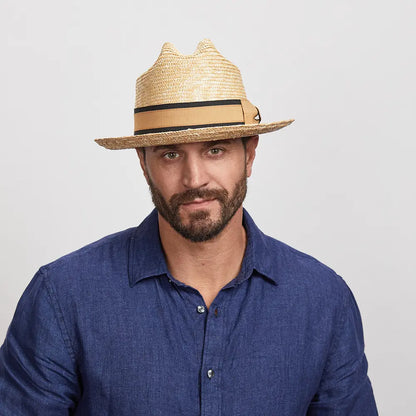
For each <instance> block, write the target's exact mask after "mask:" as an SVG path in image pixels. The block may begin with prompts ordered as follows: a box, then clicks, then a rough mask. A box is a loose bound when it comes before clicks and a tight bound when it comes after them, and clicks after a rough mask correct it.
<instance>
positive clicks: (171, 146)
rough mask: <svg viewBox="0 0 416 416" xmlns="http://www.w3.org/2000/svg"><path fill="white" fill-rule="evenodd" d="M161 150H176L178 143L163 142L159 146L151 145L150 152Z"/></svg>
mask: <svg viewBox="0 0 416 416" xmlns="http://www.w3.org/2000/svg"><path fill="white" fill-rule="evenodd" d="M162 150H178V145H176V144H164V145H161V146H153V148H152V152H153V153H155V152H158V151H162Z"/></svg>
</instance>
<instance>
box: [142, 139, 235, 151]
mask: <svg viewBox="0 0 416 416" xmlns="http://www.w3.org/2000/svg"><path fill="white" fill-rule="evenodd" d="M240 143H241V139H227V140H212V141H206V142H195V143H177V144H167V145H161V146H150V147H148V148H147V149H149V151H150V152H152V153H154V152H158V151H162V150H166V149H170V150H179V149H180V150H192V149H195V150H198V149H207V148H211V147H216V146H227V147H231V146H236V145H239V144H240Z"/></svg>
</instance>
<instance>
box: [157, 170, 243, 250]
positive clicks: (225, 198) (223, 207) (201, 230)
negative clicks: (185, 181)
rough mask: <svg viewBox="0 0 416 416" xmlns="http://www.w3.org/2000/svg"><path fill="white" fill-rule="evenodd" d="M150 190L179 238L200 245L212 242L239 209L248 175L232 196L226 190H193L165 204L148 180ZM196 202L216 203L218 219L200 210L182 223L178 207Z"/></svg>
mask: <svg viewBox="0 0 416 416" xmlns="http://www.w3.org/2000/svg"><path fill="white" fill-rule="evenodd" d="M149 189H150V193H151V195H152V201H153V203H154V205H155V207H156V209H157V210H158V212H159V214H160V215H161V216H162V217H163V218H164V219H165V220H166V221H167V222H168V223H169V224H170V226H171V227H172V228H173V229H174V230H175V231H177V232H178V233H179V234H180V235H181V236H182V237H184V238H186V239H188V240H190V241H192V242H194V243H199V242H203V241H208V240H211V239H213V238H214V237H216V236H217V235H218V234H220V233H221V231H222V230H223V229H224V228H225V227H226V225H227V224H228V223H229V222H230V220H231V218H232V217H233V216H234V214H235V213H236V212H237V210H238V208H240V206H241V204H242V203H243V201H244V198H245V197H246V194H247V175H246V172H245V171H244V173H243V175H242V177H241V178H240V180H239V181H238V182H237V183H236V184H235V187H234V190H233V193H232V195H231V196H230V195H229V192H228V191H227V190H226V189H201V188H195V189H188V190H187V191H185V192H181V193H177V194H174V195H172V197H171V198H170V199H169V201H167V200H166V199H165V198H164V197H163V196H162V193H161V192H160V190H159V189H158V188H157V187H156V186H155V185H154V183H153V182H152V181H151V180H150V178H149ZM196 198H202V199H205V200H211V199H215V200H216V201H217V202H218V203H219V205H220V214H219V218H218V219H217V220H214V219H212V218H211V214H210V212H209V211H208V210H204V209H199V210H196V211H194V212H191V213H189V214H188V221H186V222H184V221H183V219H182V218H181V215H180V212H179V211H180V208H181V205H182V204H186V203H190V202H192V201H193V200H194V199H196Z"/></svg>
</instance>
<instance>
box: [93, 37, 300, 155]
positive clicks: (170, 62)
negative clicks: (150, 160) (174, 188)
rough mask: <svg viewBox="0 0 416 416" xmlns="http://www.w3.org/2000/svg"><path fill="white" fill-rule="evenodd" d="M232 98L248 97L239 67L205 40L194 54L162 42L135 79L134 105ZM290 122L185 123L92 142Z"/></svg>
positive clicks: (269, 127) (201, 137) (219, 134)
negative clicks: (181, 127)
mask: <svg viewBox="0 0 416 416" xmlns="http://www.w3.org/2000/svg"><path fill="white" fill-rule="evenodd" d="M230 99H246V93H245V90H244V86H243V81H242V78H241V74H240V71H239V69H238V68H237V67H236V66H235V65H234V64H232V63H231V62H230V61H228V60H227V59H226V58H224V57H223V56H222V55H221V54H220V53H219V52H218V51H217V49H216V48H215V46H214V45H213V44H212V42H211V41H210V40H208V39H205V40H203V41H201V42H200V43H199V44H198V46H197V48H196V51H195V52H194V53H193V54H192V55H182V54H180V53H179V52H178V51H177V49H176V48H175V47H174V46H173V45H172V44H171V43H165V44H164V45H163V47H162V50H161V53H160V55H159V57H158V58H157V60H156V62H155V63H154V64H153V66H152V67H151V68H150V69H149V70H147V71H146V72H145V73H144V74H143V75H141V76H140V77H139V78H138V79H137V81H136V101H135V108H138V107H147V106H153V105H161V104H172V103H189V102H196V101H214V100H230ZM292 122H293V120H284V121H280V122H274V123H268V124H243V125H234V126H218V127H217V126H216V127H204V128H188V129H184V130H178V131H164V132H157V133H147V134H137V135H133V136H123V137H115V138H104V139H96V140H95V141H96V142H97V143H98V144H99V145H100V146H104V147H105V148H107V149H112V150H116V149H130V148H137V147H147V146H159V145H164V144H177V143H192V142H200V141H210V140H220V139H233V138H238V137H246V136H252V135H257V134H263V133H268V132H272V131H275V130H278V129H281V128H283V127H285V126H287V125H289V124H290V123H292Z"/></svg>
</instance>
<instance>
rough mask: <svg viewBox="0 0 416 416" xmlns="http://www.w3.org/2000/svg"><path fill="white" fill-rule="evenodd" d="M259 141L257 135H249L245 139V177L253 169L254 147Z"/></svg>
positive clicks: (249, 174)
mask: <svg viewBox="0 0 416 416" xmlns="http://www.w3.org/2000/svg"><path fill="white" fill-rule="evenodd" d="M258 142H259V136H251V137H250V138H249V139H248V140H247V141H246V168H247V178H249V177H250V176H251V172H252V170H253V162H254V159H255V157H256V147H257V144H258Z"/></svg>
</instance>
